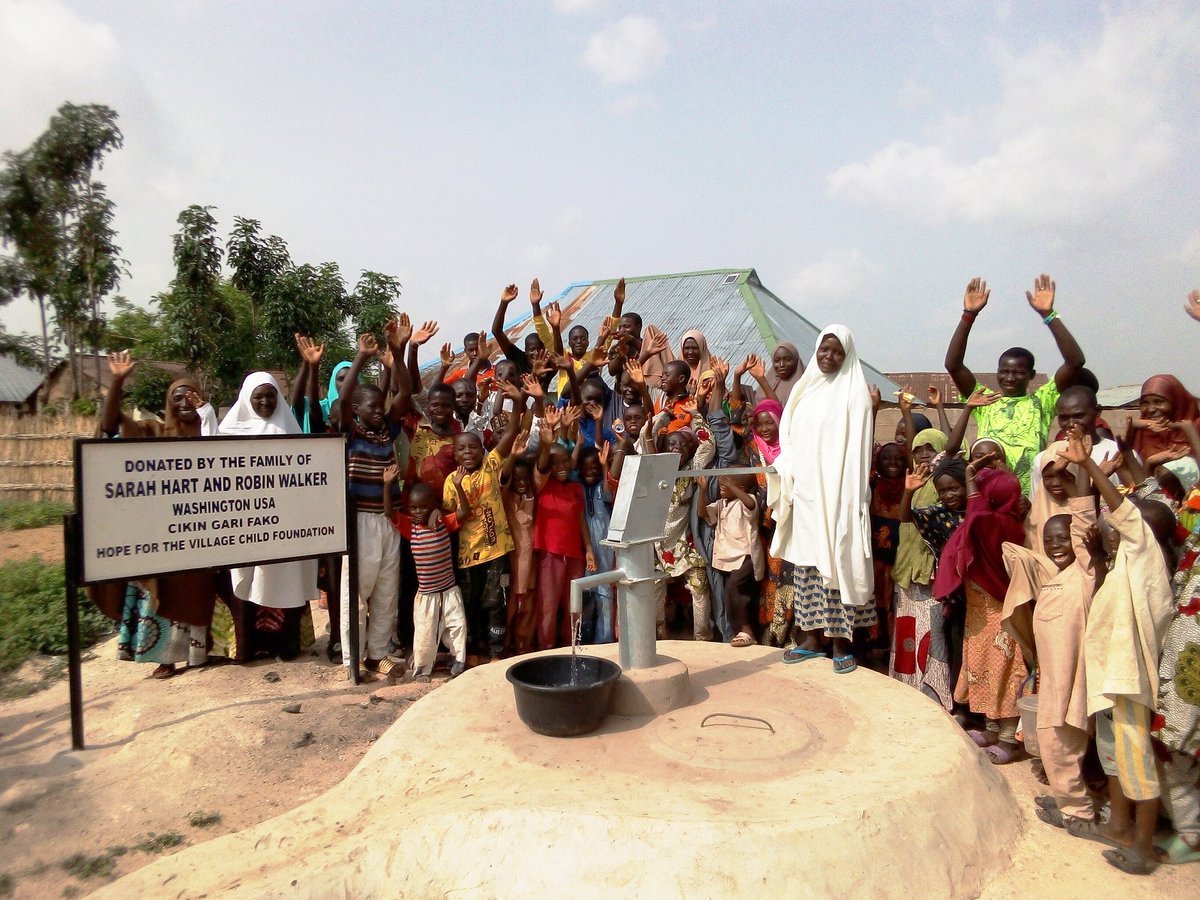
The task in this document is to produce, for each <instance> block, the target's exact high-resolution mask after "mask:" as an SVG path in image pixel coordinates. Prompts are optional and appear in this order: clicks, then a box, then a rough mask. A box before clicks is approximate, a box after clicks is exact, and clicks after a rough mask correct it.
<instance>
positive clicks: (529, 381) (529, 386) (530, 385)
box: [521, 374, 546, 400]
mask: <svg viewBox="0 0 1200 900" xmlns="http://www.w3.org/2000/svg"><path fill="white" fill-rule="evenodd" d="M521 390H522V391H524V392H525V394H526V395H527V396H530V397H534V398H541V399H543V400H545V399H546V391H545V389H543V388H542V383H541V382H540V381H538V380H537V378H536V377H535V376H533V375H529V374H525V375H522V376H521Z"/></svg>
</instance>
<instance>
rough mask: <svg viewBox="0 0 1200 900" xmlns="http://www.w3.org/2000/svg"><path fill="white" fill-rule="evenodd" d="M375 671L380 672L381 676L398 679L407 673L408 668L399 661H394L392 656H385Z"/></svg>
mask: <svg viewBox="0 0 1200 900" xmlns="http://www.w3.org/2000/svg"><path fill="white" fill-rule="evenodd" d="M373 671H375V672H378V673H379V674H380V675H387V676H388V677H397V678H398V677H400V676H401V675H403V674H404V672H405V671H406V666H405V664H404V663H403V662H402V661H400V660H398V659H392V657H390V656H385V657H384V658H383V659H381V660H380V661H379V665H377V666H376V667H375V668H374V670H373Z"/></svg>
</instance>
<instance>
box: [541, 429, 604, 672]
mask: <svg viewBox="0 0 1200 900" xmlns="http://www.w3.org/2000/svg"><path fill="white" fill-rule="evenodd" d="M548 418H549V419H550V420H551V421H549V422H546V421H544V422H543V423H542V425H541V442H540V443H539V444H538V459H537V471H538V474H539V475H540V476H542V477H543V478H545V481H544V482H543V483H542V485H541V487H540V488H539V489H538V498H537V512H536V513H535V514H534V520H533V548H534V550H535V551H536V552H537V559H538V586H537V598H538V604H537V635H538V645H539V646H540V648H541V649H542V650H549V649H550V648H552V647H555V646H565V645H566V644H569V643H570V642H571V616H570V610H569V607H568V603H569V601H570V597H571V581H572V580H573V579H575V578H579V577H581V576H582V575H583V570H584V566H585V564H586V567H587V569H588V570H589V571H594V570H595V568H596V558H595V556H594V555H593V553H592V539H591V535H590V534H589V532H588V527H587V522H585V521H584V517H583V510H584V498H583V486H582V485H580V483H579V482H578V481H573V480H572V479H571V472H572V468H573V467H572V465H571V456H570V454H569V453H567V450H566V448H565V447H563V446H562V445H561V444H558V443H555V440H554V428H553V414H551V413H549V412H548ZM560 619H561V622H562V624H561V628H560V626H559V621H560ZM556 632H558V633H559V634H560V635H561V637H560V638H559V640H560V643H557V644H556V643H555V640H556V639H555V633H556Z"/></svg>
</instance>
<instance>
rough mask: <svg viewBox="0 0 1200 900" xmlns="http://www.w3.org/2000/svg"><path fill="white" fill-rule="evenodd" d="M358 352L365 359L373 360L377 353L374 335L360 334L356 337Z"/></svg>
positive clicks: (377, 346) (377, 345)
mask: <svg viewBox="0 0 1200 900" xmlns="http://www.w3.org/2000/svg"><path fill="white" fill-rule="evenodd" d="M388 324H389V325H391V324H392V323H391V322H389V323H388ZM389 336H390V332H389ZM358 352H359V353H361V354H362V355H363V356H365V357H366V358H367V359H372V358H374V356H375V355H376V354H377V353H378V352H379V343H378V342H377V341H376V340H375V335H373V334H360V335H359V336H358Z"/></svg>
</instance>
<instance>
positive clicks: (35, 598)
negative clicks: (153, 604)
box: [0, 559, 112, 672]
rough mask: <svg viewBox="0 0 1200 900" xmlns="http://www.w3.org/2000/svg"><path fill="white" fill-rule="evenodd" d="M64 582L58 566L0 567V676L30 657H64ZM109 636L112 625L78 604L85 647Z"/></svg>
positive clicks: (34, 562)
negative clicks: (43, 654)
mask: <svg viewBox="0 0 1200 900" xmlns="http://www.w3.org/2000/svg"><path fill="white" fill-rule="evenodd" d="M65 597H66V579H65V573H64V572H63V567H62V565H61V564H55V565H47V564H45V563H43V562H42V561H41V560H40V559H31V560H25V561H23V562H11V563H7V564H5V565H3V566H0V622H3V623H4V627H3V628H0V672H10V671H12V670H13V669H16V668H18V667H19V666H20V665H21V663H23V662H24V661H25V659H26V658H27V657H28V656H29V654H31V653H53V654H58V653H66V652H67V605H66V602H65ZM111 631H112V622H111V621H110V620H109V619H108V618H107V617H106V616H105V615H104V614H103V613H101V612H100V611H99V610H98V609H96V607H94V606H92V604H91V603H89V602H87V601H86V600H81V602H80V604H79V632H80V638H81V641H82V643H83V646H85V647H86V646H89V645H90V644H94V643H95V642H96V640H97V639H98V638H100V637H101V636H102V635H105V634H108V633H109V632H111Z"/></svg>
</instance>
